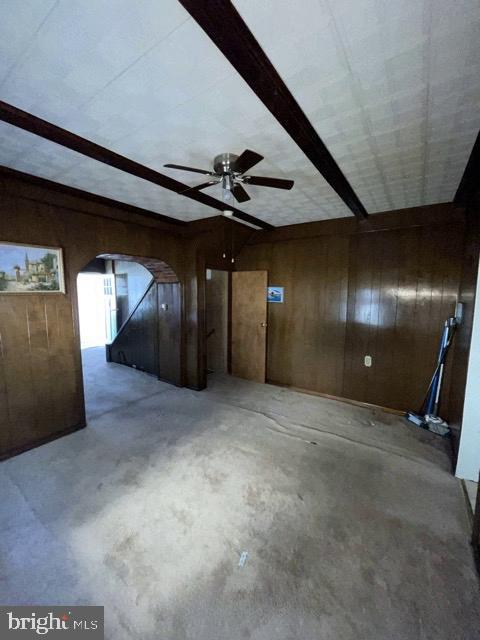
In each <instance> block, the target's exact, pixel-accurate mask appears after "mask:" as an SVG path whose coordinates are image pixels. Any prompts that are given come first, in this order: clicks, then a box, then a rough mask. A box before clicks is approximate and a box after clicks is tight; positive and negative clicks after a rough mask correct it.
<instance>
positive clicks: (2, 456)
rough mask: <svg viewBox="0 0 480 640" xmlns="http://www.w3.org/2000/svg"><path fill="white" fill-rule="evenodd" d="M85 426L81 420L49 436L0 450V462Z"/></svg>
mask: <svg viewBox="0 0 480 640" xmlns="http://www.w3.org/2000/svg"><path fill="white" fill-rule="evenodd" d="M86 426H87V423H86V422H81V423H80V424H76V425H74V426H73V427H67V428H66V429H62V431H56V432H55V433H52V434H50V435H49V436H45V437H43V438H38V439H37V440H33V441H32V442H29V443H28V444H25V445H22V446H21V447H13V448H12V449H7V451H3V452H0V462H2V461H3V460H8V459H9V458H13V457H15V456H19V455H20V454H21V453H25V452H26V451H30V449H36V448H37V447H41V446H42V445H43V444H48V443H49V442H53V441H54V440H58V439H59V438H63V437H64V436H69V435H70V434H72V433H74V432H75V431H79V430H80V429H85V427H86Z"/></svg>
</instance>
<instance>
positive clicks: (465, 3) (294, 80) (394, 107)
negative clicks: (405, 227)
mask: <svg viewBox="0 0 480 640" xmlns="http://www.w3.org/2000/svg"><path fill="white" fill-rule="evenodd" d="M234 4H235V6H236V8H237V10H238V11H239V12H240V14H241V15H242V17H243V19H244V20H245V22H246V23H247V24H248V25H249V27H250V29H251V31H252V32H253V34H254V35H255V37H256V38H257V40H258V42H259V43H260V45H261V46H262V48H263V50H264V51H265V53H266V54H267V56H268V57H269V58H270V60H271V62H272V63H273V65H274V66H275V67H276V69H277V71H278V72H279V74H280V75H281V77H282V79H283V81H284V82H285V83H286V85H287V86H288V88H289V89H290V91H291V92H292V93H293V94H294V96H295V98H296V100H297V102H298V103H299V104H300V106H301V107H302V109H303V111H304V112H305V114H306V115H307V117H308V118H309V120H310V121H311V123H312V124H313V126H314V127H315V129H316V130H317V132H318V134H319V135H320V137H321V138H322V140H323V141H324V143H325V144H326V145H327V147H328V149H329V150H330V152H331V153H332V155H333V156H334V158H335V159H336V161H337V163H338V164H339V165H340V168H341V169H342V171H343V172H344V174H345V175H346V177H347V179H348V180H349V182H350V183H351V185H352V186H353V188H354V190H355V191H356V193H357V195H358V196H359V198H360V200H361V201H362V202H363V204H364V206H365V207H366V209H367V210H368V211H369V212H375V211H385V210H388V209H399V208H403V207H412V206H417V205H422V204H431V203H436V202H447V201H451V200H452V199H453V196H454V194H455V191H456V189H457V187H458V184H459V182H460V179H461V177H462V173H463V170H464V168H465V165H466V163H467V160H468V157H469V155H470V151H471V149H472V146H473V144H474V142H475V138H476V136H477V133H478V130H479V128H480V108H479V107H480V2H479V1H478V0H301V2H300V3H299V2H292V1H291V0H262V1H261V2H258V0H234Z"/></svg>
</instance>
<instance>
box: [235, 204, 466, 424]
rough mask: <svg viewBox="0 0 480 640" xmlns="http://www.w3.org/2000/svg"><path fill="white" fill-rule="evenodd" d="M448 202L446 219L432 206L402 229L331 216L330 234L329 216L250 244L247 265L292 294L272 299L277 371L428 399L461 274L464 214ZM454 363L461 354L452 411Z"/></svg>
mask: <svg viewBox="0 0 480 640" xmlns="http://www.w3.org/2000/svg"><path fill="white" fill-rule="evenodd" d="M431 209H433V210H435V207H432V208H431ZM444 209H445V206H444V205H439V213H440V214H441V216H440V217H439V221H437V219H438V216H436V215H435V211H431V210H423V209H422V210H421V211H420V212H419V215H418V216H417V217H416V218H415V217H413V214H412V215H409V216H408V217H407V218H406V220H405V226H404V227H402V224H401V220H400V221H399V220H397V219H395V220H392V222H394V224H392V227H393V228H392V229H385V228H384V227H383V226H382V225H378V230H376V228H375V227H376V225H373V227H372V228H370V227H369V228H365V230H364V228H363V227H359V226H358V225H357V226H356V227H355V228H352V227H351V226H350V227H348V226H347V227H343V225H341V224H338V225H331V224H329V223H325V225H326V227H329V228H330V229H331V231H332V232H331V233H323V232H324V231H325V229H324V228H321V225H320V223H319V225H318V227H319V229H318V231H319V233H318V235H316V236H315V237H310V238H308V237H305V238H298V239H292V240H288V239H287V238H288V235H287V232H286V231H283V235H281V236H279V237H281V238H282V239H281V240H279V241H276V242H264V243H262V242H260V240H261V237H260V236H259V235H257V236H256V237H255V238H254V239H253V242H252V243H250V244H247V246H246V247H245V248H244V249H243V250H242V252H241V254H240V256H239V257H238V258H237V261H236V265H237V268H238V269H266V270H267V271H268V272H269V283H270V284H273V285H278V286H284V287H285V303H284V304H283V305H282V304H269V342H268V358H267V378H268V379H269V380H271V381H272V382H276V383H279V384H286V385H291V386H295V387H299V388H304V389H309V390H313V391H317V392H320V393H325V394H329V395H335V396H339V397H346V398H350V399H354V400H358V401H361V402H369V403H372V404H377V405H380V406H385V407H390V408H394V409H398V410H402V411H403V410H406V409H410V408H412V409H417V408H419V406H420V404H421V403H422V400H423V396H424V394H425V392H426V388H427V386H428V382H429V379H430V376H431V374H432V370H433V366H434V363H435V359H436V355H437V348H438V342H439V339H440V335H441V332H442V328H443V322H444V321H445V319H446V318H447V317H448V316H450V315H452V314H453V312H454V308H455V302H456V298H457V291H458V284H459V279H460V267H461V256H462V245H463V228H464V227H463V218H461V217H459V215H458V212H455V215H453V212H452V217H453V220H454V222H453V223H452V224H448V223H447V222H446V220H445V215H444V214H445V211H444ZM399 215H400V214H399ZM423 216H425V217H424V218H423ZM390 218H391V216H390ZM345 229H346V230H347V231H348V232H347V233H345V232H343V233H342V231H345ZM294 231H295V235H298V230H297V229H295V230H294ZM268 236H273V233H272V234H270V233H269V234H268ZM365 355H370V356H371V357H372V360H373V365H372V367H366V366H365V364H364V357H365ZM450 369H451V362H449V366H448V367H447V372H446V378H445V386H444V394H443V398H444V404H443V407H442V411H443V413H444V415H445V417H448V396H449V383H450V377H451V372H450Z"/></svg>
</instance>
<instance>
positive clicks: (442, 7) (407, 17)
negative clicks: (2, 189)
mask: <svg viewBox="0 0 480 640" xmlns="http://www.w3.org/2000/svg"><path fill="white" fill-rule="evenodd" d="M234 4H235V6H236V7H237V9H238V10H239V11H240V13H241V15H242V16H243V18H244V20H245V21H246V23H247V24H248V26H249V27H250V29H251V30H252V32H253V34H254V35H255V37H256V38H257V40H258V41H259V43H260V45H261V46H262V47H263V49H264V51H265V52H266V53H267V55H268V56H269V57H270V60H271V61H272V62H273V64H274V65H275V67H276V68H277V70H278V72H279V73H280V75H281V76H282V78H283V80H284V81H285V83H286V84H287V86H288V87H289V89H290V90H291V91H292V93H293V95H294V96H295V98H296V99H297V101H298V102H299V104H300V106H301V107H302V108H303V110H304V111H305V113H306V115H307V116H308V118H309V119H310V121H311V122H312V124H313V125H314V127H315V128H316V130H317V132H318V133H319V135H320V136H321V137H322V139H323V141H324V142H325V143H326V145H327V147H328V148H329V150H330V152H331V153H332V154H333V156H334V157H335V159H336V160H337V162H338V164H339V165H340V168H341V169H342V171H343V172H344V173H345V175H346V177H347V178H348V180H349V181H350V183H351V184H352V186H353V187H354V189H355V190H356V192H357V194H358V196H359V197H360V199H361V200H362V202H363V204H364V205H365V207H366V208H367V210H368V211H369V212H370V213H373V212H375V211H381V210H387V209H394V208H402V207H408V206H415V205H420V204H429V203H434V202H442V201H448V200H451V199H452V198H453V195H454V192H455V189H456V187H457V186H458V183H459V181H460V178H461V174H462V172H463V169H464V167H465V165H466V162H467V160H468V156H469V153H470V150H471V147H472V145H473V142H474V139H475V136H476V132H477V130H478V128H479V127H480V115H479V110H478V100H479V89H480V73H479V62H478V61H479V56H478V42H479V41H480V39H479V37H478V36H479V34H478V26H479V19H480V11H479V6H478V3H473V2H466V3H461V2H460V3H451V2H449V1H447V0H436V1H435V2H422V1H420V0H415V1H407V2H402V3H393V2H386V1H385V2H380V0H378V1H377V2H373V1H370V0H359V1H357V2H354V1H353V0H349V2H345V1H341V0H335V2H334V1H333V0H330V2H327V1H322V0H318V1H314V0H302V2H301V3H298V2H291V1H290V0H262V1H261V2H258V0H257V1H254V0H235V3H234ZM0 99H1V100H3V101H5V102H8V103H11V104H13V105H15V106H16V107H19V108H20V109H23V110H25V111H28V112H30V113H33V114H34V115H36V116H38V117H41V118H44V119H45V120H48V121H50V122H52V123H54V124H56V125H59V126H61V127H63V128H65V129H67V130H69V131H72V132H73V133H76V134H78V135H81V136H83V137H85V138H87V139H89V140H91V141H93V142H96V143H98V144H101V145H102V146H105V147H107V148H108V149H111V150H114V151H116V152H118V153H121V154H122V155H125V156H127V157H129V158H131V159H133V160H136V161H137V162H140V163H142V164H144V165H146V166H148V167H151V168H153V169H157V170H159V171H161V172H162V173H165V174H168V175H171V176H172V177H174V178H176V179H178V180H181V181H182V182H185V183H186V184H189V185H194V184H197V183H198V182H201V181H202V179H201V177H200V180H198V177H197V176H195V174H191V173H184V172H179V171H175V170H171V169H166V168H163V164H165V163H167V162H173V163H178V164H186V165H190V166H196V167H200V168H206V169H209V168H210V165H211V161H212V159H213V156H214V155H216V154H218V153H221V152H223V151H230V152H233V153H240V152H241V151H242V150H243V149H245V148H251V149H254V150H255V151H257V152H259V153H261V154H262V155H264V156H265V160H264V161H262V163H261V164H259V165H257V167H255V170H254V171H252V173H254V174H256V175H270V176H274V177H279V178H292V179H294V180H295V186H294V188H293V189H292V191H289V192H287V191H279V190H272V189H267V188H260V187H251V186H249V187H248V192H249V194H250V195H251V197H252V200H251V201H249V202H247V203H244V204H242V205H239V208H240V209H242V210H244V211H246V212H248V213H250V214H251V215H254V216H256V217H257V218H260V219H262V220H265V221H267V222H270V223H271V224H274V225H284V224H293V223H299V222H307V221H311V220H321V219H327V218H338V217H342V216H349V215H351V212H350V211H349V209H348V208H347V207H346V205H345V204H344V203H343V202H342V200H341V199H340V198H339V197H338V196H337V194H336V193H335V192H334V191H333V190H332V189H331V187H330V186H329V185H328V184H327V183H326V182H325V180H324V179H323V178H322V176H321V175H320V174H319V172H318V171H317V169H316V168H315V167H314V166H313V165H312V164H311V163H310V162H309V160H308V159H307V158H306V157H305V155H304V154H303V153H302V151H301V150H300V149H299V148H298V147H297V146H296V144H295V143H294V142H293V141H292V140H291V138H290V137H289V135H288V134H287V133H286V132H285V130H284V129H283V128H282V127H281V126H280V124H279V123H278V122H277V121H276V120H275V118H274V117H273V116H272V115H271V114H270V112H269V111H268V110H267V109H266V108H265V107H264V105H263V104H262V103H261V102H260V101H259V100H258V99H257V97H256V96H255V94H254V93H253V91H252V90H251V89H250V88H249V87H248V86H247V85H246V83H245V82H244V81H243V80H242V78H241V77H240V76H239V75H238V74H237V72H236V71H235V70H234V69H233V68H232V66H231V65H230V63H229V62H228V61H227V60H226V59H225V58H224V57H223V55H222V54H221V53H220V52H219V51H218V49H217V48H216V47H215V45H214V44H213V43H212V42H211V41H210V39H209V38H208V37H207V36H206V35H205V34H204V32H203V31H202V30H201V28H200V27H199V26H198V25H197V24H196V22H194V20H193V19H191V18H190V16H189V14H188V13H187V12H186V11H185V10H184V9H183V7H182V6H181V5H180V4H179V3H178V2H177V1H176V0H135V2H132V1H131V0H102V1H100V0H99V1H98V2H97V1H95V2H89V1H86V0H57V1H53V0H22V1H21V2H19V1H18V0H3V2H2V3H0ZM0 164H3V165H6V166H8V167H12V168H15V169H18V170H21V171H24V172H27V173H31V174H33V175H37V176H41V177H45V178H48V179H50V180H54V181H57V182H61V183H63V184H67V185H69V186H75V187H79V188H81V189H85V190H86V191H90V192H93V193H98V194H100V195H104V196H108V197H111V198H114V199H116V200H121V201H123V202H127V203H129V204H134V205H137V206H140V207H143V208H146V209H150V210H152V211H156V212H159V213H163V214H166V215H170V216H172V217H176V218H180V219H183V220H193V219H197V218H203V217H207V216H211V215H218V211H216V210H214V209H211V208H210V207H207V206H206V205H203V204H200V203H197V202H193V201H190V200H188V199H187V198H185V197H183V196H180V195H178V194H175V193H173V192H171V191H167V190H166V189H163V188H161V187H158V186H155V185H153V184H150V183H148V182H146V181H144V180H141V179H139V178H135V177H133V176H130V175H128V174H125V173H123V172H121V171H119V170H117V169H113V168H111V167H108V166H106V165H103V164H101V163H99V162H96V161H95V160H91V159H88V158H85V157H83V156H81V155H79V154H78V153H76V152H73V151H69V150H67V149H64V148H62V147H60V146H58V145H56V144H54V143H52V142H48V141H45V140H42V139H41V138H39V137H37V136H35V135H33V134H30V133H27V132H24V131H22V130H20V129H17V128H16V127H14V126H12V125H8V124H5V123H0ZM206 193H208V194H210V195H212V196H214V197H217V198H220V192H219V188H218V187H212V188H210V189H208V190H206Z"/></svg>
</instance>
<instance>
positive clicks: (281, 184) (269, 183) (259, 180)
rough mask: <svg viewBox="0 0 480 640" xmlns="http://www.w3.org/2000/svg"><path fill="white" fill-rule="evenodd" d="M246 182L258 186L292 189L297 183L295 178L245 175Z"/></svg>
mask: <svg viewBox="0 0 480 640" xmlns="http://www.w3.org/2000/svg"><path fill="white" fill-rule="evenodd" d="M243 181H244V182H245V184H254V185H256V186H258V187H273V188H274V189H291V188H292V187H293V185H294V184H295V183H294V181H293V180H282V179H281V178H267V177H266V176H243Z"/></svg>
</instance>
